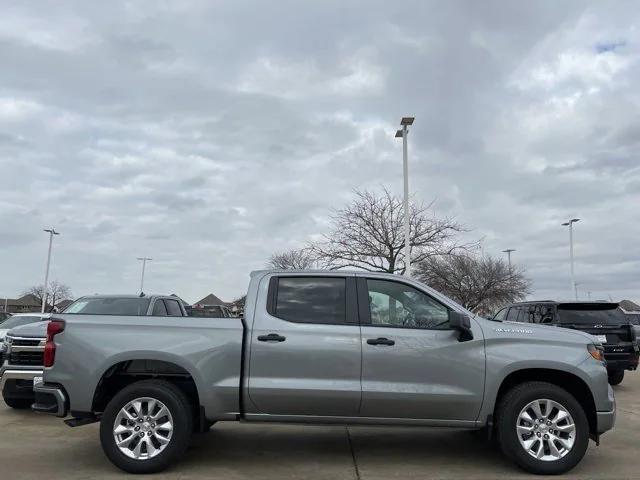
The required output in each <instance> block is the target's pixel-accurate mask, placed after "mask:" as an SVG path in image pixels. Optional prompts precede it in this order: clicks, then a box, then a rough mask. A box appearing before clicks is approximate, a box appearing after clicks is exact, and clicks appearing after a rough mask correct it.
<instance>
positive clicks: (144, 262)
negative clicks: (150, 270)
mask: <svg viewBox="0 0 640 480" xmlns="http://www.w3.org/2000/svg"><path fill="white" fill-rule="evenodd" d="M138 260H140V261H141V262H142V274H141V275H140V295H142V294H143V293H144V270H145V268H146V266H147V262H148V261H151V260H153V258H149V257H138Z"/></svg>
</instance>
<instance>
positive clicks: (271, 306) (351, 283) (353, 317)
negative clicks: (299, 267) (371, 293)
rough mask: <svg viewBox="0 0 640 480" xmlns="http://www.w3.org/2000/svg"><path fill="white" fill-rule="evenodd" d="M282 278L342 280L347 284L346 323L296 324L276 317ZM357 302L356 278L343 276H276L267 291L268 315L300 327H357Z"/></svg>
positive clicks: (271, 280) (270, 280) (270, 281)
mask: <svg viewBox="0 0 640 480" xmlns="http://www.w3.org/2000/svg"><path fill="white" fill-rule="evenodd" d="M281 278H313V279H315V278H330V279H333V278H340V279H343V280H344V283H345V312H344V322H331V323H324V322H323V323H317V322H295V321H293V320H289V319H287V318H282V317H279V316H278V315H276V305H277V303H278V301H277V300H278V287H279V283H280V279H281ZM357 308H358V307H357V300H356V285H355V278H354V277H352V276H343V275H286V274H285V275H274V276H272V277H271V278H270V279H269V288H268V291H267V313H268V314H269V315H271V316H272V317H274V318H277V319H278V320H282V321H284V322H288V323H292V324H300V325H342V326H357V325H358V324H359V322H358V309H357Z"/></svg>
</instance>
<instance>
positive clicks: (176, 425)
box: [100, 380, 193, 473]
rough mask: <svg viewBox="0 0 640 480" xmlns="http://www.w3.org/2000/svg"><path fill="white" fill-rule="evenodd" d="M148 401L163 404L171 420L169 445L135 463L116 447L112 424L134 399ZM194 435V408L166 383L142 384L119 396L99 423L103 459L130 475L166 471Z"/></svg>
mask: <svg viewBox="0 0 640 480" xmlns="http://www.w3.org/2000/svg"><path fill="white" fill-rule="evenodd" d="M141 397H150V398H153V399H156V400H159V401H160V402H162V403H164V405H165V406H166V407H167V409H168V410H169V412H170V413H171V416H172V417H173V431H172V435H171V439H170V440H169V443H168V444H167V445H166V447H165V448H164V450H162V451H161V452H160V453H159V454H158V455H156V456H155V457H152V458H148V459H144V460H137V459H134V458H130V457H128V456H126V455H125V454H124V453H122V452H121V451H120V449H119V448H118V446H117V445H116V440H115V438H114V434H113V428H114V422H115V421H116V417H117V415H118V413H119V412H120V410H121V409H122V408H123V407H125V405H126V404H127V403H129V402H130V401H132V400H135V399H136V398H141ZM192 432H193V407H192V406H191V403H190V402H189V400H188V398H187V397H186V396H185V394H184V393H183V392H182V390H180V389H179V388H178V387H176V386H175V385H174V384H172V383H170V382H167V381H165V380H142V381H139V382H135V383H132V384H131V385H128V386H127V387H125V388H123V389H122V390H121V391H120V392H118V393H117V394H116V395H115V396H114V397H113V398H112V399H111V401H110V402H109V404H108V405H107V407H106V408H105V411H104V413H103V415H102V419H101V421H100V443H101V444H102V449H103V450H104V453H105V455H106V456H107V457H108V458H109V460H111V462H112V463H113V464H114V465H115V466H116V467H118V468H120V469H122V470H124V471H125V472H129V473H155V472H160V471H162V470H164V469H166V468H167V467H168V466H169V465H171V464H172V463H174V462H176V461H178V460H179V459H180V457H182V455H183V454H184V452H185V451H186V449H187V447H188V446H189V442H190V440H191V433H192Z"/></svg>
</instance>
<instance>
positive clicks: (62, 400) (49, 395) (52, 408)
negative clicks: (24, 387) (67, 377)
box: [31, 383, 69, 417]
mask: <svg viewBox="0 0 640 480" xmlns="http://www.w3.org/2000/svg"><path fill="white" fill-rule="evenodd" d="M33 391H34V392H35V394H36V402H35V403H34V404H33V405H32V407H31V409H32V410H33V411H35V412H41V413H48V414H50V415H55V416H56V417H66V416H67V412H68V411H69V403H68V401H67V394H66V393H65V391H64V389H63V388H61V387H58V386H56V385H49V384H46V383H42V384H39V385H36V386H34V387H33Z"/></svg>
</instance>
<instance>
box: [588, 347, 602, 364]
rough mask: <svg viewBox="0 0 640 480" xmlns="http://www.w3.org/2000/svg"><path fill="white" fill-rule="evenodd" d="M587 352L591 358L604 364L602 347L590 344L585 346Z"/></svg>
mask: <svg viewBox="0 0 640 480" xmlns="http://www.w3.org/2000/svg"><path fill="white" fill-rule="evenodd" d="M587 350H589V353H590V354H591V356H592V357H593V358H595V359H596V360H598V361H599V362H604V347H603V346H602V345H595V344H593V343H592V344H590V345H587Z"/></svg>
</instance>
